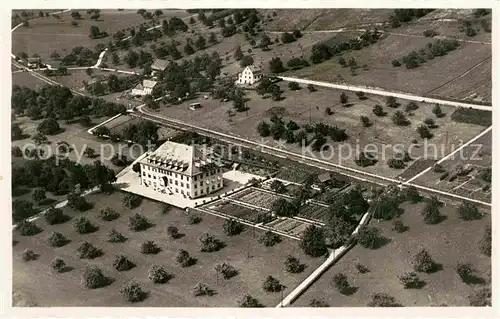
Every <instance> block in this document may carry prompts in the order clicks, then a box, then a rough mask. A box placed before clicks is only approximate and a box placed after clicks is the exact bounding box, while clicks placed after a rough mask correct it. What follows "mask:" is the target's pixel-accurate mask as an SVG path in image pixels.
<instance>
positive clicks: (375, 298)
mask: <svg viewBox="0 0 500 319" xmlns="http://www.w3.org/2000/svg"><path fill="white" fill-rule="evenodd" d="M400 306H401V305H400V304H398V303H397V302H396V299H395V298H394V297H392V296H390V295H388V294H386V293H376V294H373V295H372V301H370V302H369V303H368V307H400Z"/></svg>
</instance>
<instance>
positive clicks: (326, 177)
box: [318, 173, 332, 183]
mask: <svg viewBox="0 0 500 319" xmlns="http://www.w3.org/2000/svg"><path fill="white" fill-rule="evenodd" d="M331 178H332V176H331V175H330V173H323V174H319V175H318V180H319V181H320V182H321V183H324V182H327V181H329V180H330V179H331Z"/></svg>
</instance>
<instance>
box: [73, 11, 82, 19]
mask: <svg viewBox="0 0 500 319" xmlns="http://www.w3.org/2000/svg"><path fill="white" fill-rule="evenodd" d="M71 17H72V18H73V19H77V20H78V19H81V18H82V15H81V14H80V12H78V11H71Z"/></svg>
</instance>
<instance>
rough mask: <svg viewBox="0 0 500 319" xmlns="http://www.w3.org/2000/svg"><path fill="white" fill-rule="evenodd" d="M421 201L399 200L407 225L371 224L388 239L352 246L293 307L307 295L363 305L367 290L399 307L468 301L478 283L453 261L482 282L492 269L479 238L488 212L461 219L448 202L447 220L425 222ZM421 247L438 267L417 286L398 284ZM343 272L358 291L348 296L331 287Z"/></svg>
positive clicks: (307, 298) (369, 295) (303, 302)
mask: <svg viewBox="0 0 500 319" xmlns="http://www.w3.org/2000/svg"><path fill="white" fill-rule="evenodd" d="M423 205H424V204H417V205H412V204H408V203H406V204H403V207H404V208H405V210H406V212H405V213H404V214H403V216H402V217H401V219H402V221H403V223H404V224H405V225H408V226H409V229H408V230H407V231H406V232H404V233H396V232H395V231H393V230H391V228H392V224H391V222H381V223H377V221H376V220H372V221H371V223H370V224H371V225H372V226H376V227H378V228H380V229H381V233H382V235H383V236H385V237H387V238H388V239H389V240H390V242H389V243H388V244H386V245H385V246H383V247H381V248H379V249H376V250H371V249H366V248H363V247H361V246H360V245H357V246H355V247H354V248H353V249H352V250H351V251H349V252H348V253H347V255H346V256H344V257H343V258H342V259H341V260H340V261H339V262H338V263H337V264H335V265H333V266H332V267H331V268H330V269H329V270H328V271H327V272H326V273H324V274H323V275H322V276H321V277H320V278H319V279H318V280H317V281H316V282H315V283H314V284H313V285H312V286H311V287H310V288H309V289H308V290H307V291H306V292H305V293H304V294H303V295H301V296H300V297H299V298H298V299H297V301H296V302H294V304H293V306H296V307H307V306H308V305H309V302H310V301H311V299H322V300H324V301H325V302H326V303H327V304H329V306H331V307H363V306H366V305H367V304H368V302H370V301H371V299H372V294H375V293H381V292H384V293H387V294H389V295H391V296H393V297H394V298H395V299H396V301H397V302H398V303H401V304H402V305H403V306H407V307H412V306H421V307H422V306H439V305H443V304H444V305H448V306H468V305H469V302H468V300H467V296H468V295H469V294H471V293H472V292H473V291H474V290H475V289H477V288H480V287H482V286H483V285H467V284H465V283H463V282H462V281H461V280H460V278H459V277H458V275H457V273H456V270H455V268H456V265H457V263H458V262H470V263H472V265H473V266H474V268H475V269H476V270H477V276H478V277H481V278H483V279H484V280H485V281H486V282H487V281H488V280H489V279H488V274H489V273H490V274H491V259H490V258H489V257H487V256H484V255H482V254H481V252H480V251H479V248H478V241H479V240H480V239H481V238H482V236H483V233H484V227H485V226H486V225H490V224H491V219H490V216H489V215H488V216H487V217H484V218H483V219H482V220H478V221H472V222H467V221H462V220H460V219H458V218H457V216H456V207H453V206H451V205H447V206H445V207H443V208H441V212H442V213H443V214H445V215H447V217H448V218H447V219H446V220H444V221H443V222H441V223H440V224H437V225H426V224H424V223H423V221H422V216H421V215H420V211H421V210H422V209H423ZM420 247H423V248H425V249H426V250H427V251H428V252H429V253H430V254H431V256H432V258H433V259H434V260H435V261H436V262H437V263H439V264H441V265H442V270H440V271H437V272H435V273H431V274H420V273H419V277H420V279H422V280H424V281H426V285H425V286H424V287H423V288H421V289H403V286H402V285H401V283H400V281H399V279H398V277H397V276H399V275H401V274H402V273H404V272H406V271H410V270H411V260H412V258H413V256H414V255H415V254H416V253H417V252H418V250H419V248H420ZM356 263H361V264H362V265H364V266H366V267H368V269H369V270H370V272H368V273H365V274H360V273H358V271H357V270H356V269H355V264H356ZM337 273H343V274H345V275H346V276H347V278H348V281H349V283H350V285H351V286H352V287H356V288H357V290H356V292H354V293H353V294H352V295H350V296H346V295H342V294H340V293H339V292H338V291H337V290H336V289H335V287H334V286H333V282H332V279H333V276H334V275H335V274H337Z"/></svg>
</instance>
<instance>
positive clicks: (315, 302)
mask: <svg viewBox="0 0 500 319" xmlns="http://www.w3.org/2000/svg"><path fill="white" fill-rule="evenodd" d="M309 307H312V308H326V307H330V305H328V304H327V303H326V302H325V301H324V300H322V299H311V301H309Z"/></svg>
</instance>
